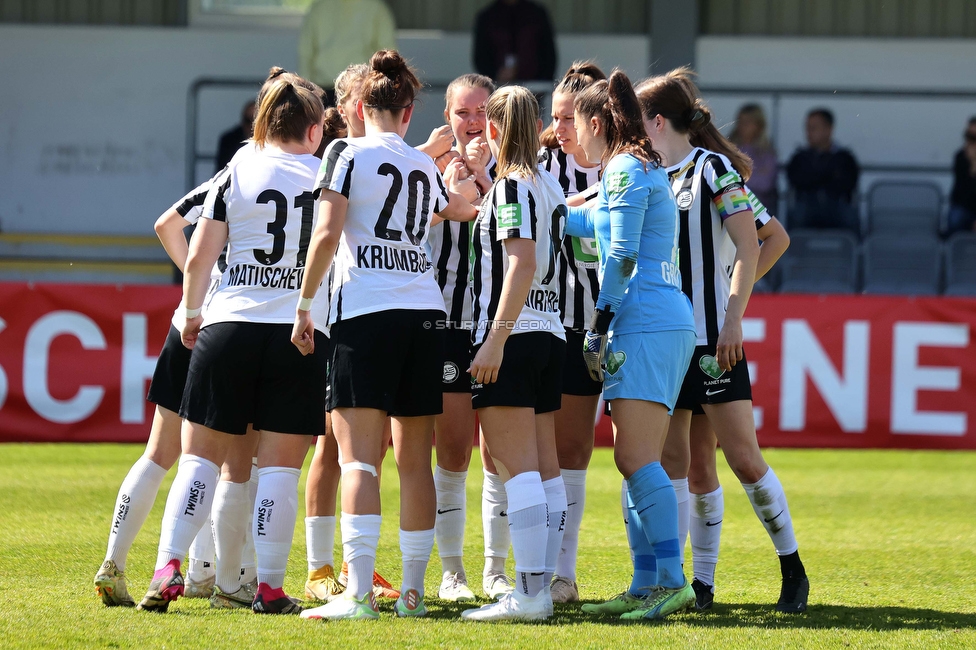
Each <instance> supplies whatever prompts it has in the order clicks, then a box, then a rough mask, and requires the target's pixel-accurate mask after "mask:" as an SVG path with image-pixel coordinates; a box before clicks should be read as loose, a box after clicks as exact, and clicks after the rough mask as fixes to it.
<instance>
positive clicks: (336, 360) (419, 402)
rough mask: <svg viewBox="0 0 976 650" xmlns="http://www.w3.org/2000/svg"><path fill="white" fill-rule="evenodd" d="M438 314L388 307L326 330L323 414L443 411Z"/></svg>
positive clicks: (416, 414)
mask: <svg viewBox="0 0 976 650" xmlns="http://www.w3.org/2000/svg"><path fill="white" fill-rule="evenodd" d="M443 320H444V312H440V311H435V310H429V309H428V310H418V309H389V310H386V311H378V312H374V313H372V314H364V315H362V316H356V317H354V318H350V319H348V320H342V321H339V322H338V323H336V324H335V325H333V326H332V329H331V332H330V334H331V339H330V344H331V347H332V359H331V362H330V368H329V399H328V401H327V404H326V406H327V408H328V410H329V411H332V410H333V409H337V408H371V409H380V410H382V411H386V412H387V413H388V414H389V415H392V416H399V417H420V416H426V415H439V414H440V413H441V412H443V410H444V409H443V403H444V400H443V395H442V392H443V387H444V383H443V377H444V330H443V329H441V328H439V327H438V326H437V324H438V322H439V321H443Z"/></svg>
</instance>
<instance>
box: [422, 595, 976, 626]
mask: <svg viewBox="0 0 976 650" xmlns="http://www.w3.org/2000/svg"><path fill="white" fill-rule="evenodd" d="M486 602H487V601H478V602H477V603H442V602H438V601H436V600H435V601H433V602H430V601H428V609H429V611H430V613H429V618H431V619H434V620H449V619H458V618H460V616H461V612H462V611H464V610H465V609H470V608H471V607H478V606H480V605H483V604H485V603H486ZM592 602H598V601H592ZM601 602H602V601H601ZM581 604H582V603H574V604H572V605H557V606H556V612H555V615H554V616H553V617H552V618H551V619H549V620H548V621H545V622H540V623H539V624H541V625H578V624H584V623H585V624H593V623H598V624H604V625H612V626H616V625H632V624H633V623H631V622H630V621H621V620H619V619H614V618H611V617H606V618H597V617H593V616H589V615H587V614H584V613H583V612H582V611H581V610H580V605H581ZM638 624H640V623H638ZM649 624H651V625H654V624H655V623H652V622H649ZM657 624H681V625H688V626H694V627H701V628H735V627H762V628H774V629H846V630H958V629H976V614H967V613H963V612H942V611H938V610H935V609H917V608H912V607H844V606H841V605H811V606H810V608H809V609H808V610H807V612H806V613H805V614H780V613H778V612H776V611H775V610H774V608H773V606H772V605H760V604H756V603H743V604H716V605H715V608H714V609H713V610H711V611H710V612H706V613H698V612H685V613H682V614H676V615H673V616H670V617H668V619H667V620H666V621H665V622H663V623H657Z"/></svg>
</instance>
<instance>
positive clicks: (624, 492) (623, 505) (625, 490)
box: [620, 479, 634, 566]
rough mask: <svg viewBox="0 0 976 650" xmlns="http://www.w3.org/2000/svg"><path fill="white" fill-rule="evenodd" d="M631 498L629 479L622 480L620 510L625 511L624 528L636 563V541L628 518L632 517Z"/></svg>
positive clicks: (631, 562) (631, 556)
mask: <svg viewBox="0 0 976 650" xmlns="http://www.w3.org/2000/svg"><path fill="white" fill-rule="evenodd" d="M629 498H630V487H629V486H628V485H627V479H624V480H623V481H621V482H620V510H621V512H623V516H624V530H625V531H627V547H628V549H629V550H630V564H631V566H633V565H634V542H633V541H632V540H631V539H630V526H628V525H627V523H628V522H627V518H628V517H630V506H629V505H628V499H629Z"/></svg>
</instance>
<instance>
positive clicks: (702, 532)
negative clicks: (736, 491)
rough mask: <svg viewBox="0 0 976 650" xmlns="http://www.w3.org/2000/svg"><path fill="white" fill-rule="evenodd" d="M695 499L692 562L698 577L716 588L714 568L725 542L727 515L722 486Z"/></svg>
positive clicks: (694, 497)
mask: <svg viewBox="0 0 976 650" xmlns="http://www.w3.org/2000/svg"><path fill="white" fill-rule="evenodd" d="M692 499H693V500H694V502H695V507H694V508H692V509H691V511H692V513H691V553H692V557H691V560H692V564H694V571H695V578H697V579H698V580H700V581H701V582H704V583H705V584H706V585H712V586H714V585H715V566H716V565H717V564H718V549H719V543H720V542H721V540H722V518H723V517H724V516H725V496H724V495H723V492H722V487H721V486H719V488H718V489H717V490H715V491H714V492H709V493H708V494H694V495H692Z"/></svg>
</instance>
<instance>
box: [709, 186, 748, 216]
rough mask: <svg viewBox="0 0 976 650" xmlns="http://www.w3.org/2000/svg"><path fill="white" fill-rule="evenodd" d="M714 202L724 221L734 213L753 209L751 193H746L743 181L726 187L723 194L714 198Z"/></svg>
mask: <svg viewBox="0 0 976 650" xmlns="http://www.w3.org/2000/svg"><path fill="white" fill-rule="evenodd" d="M712 203H713V204H714V205H715V209H716V210H718V216H719V217H721V218H722V221H725V220H726V219H728V218H729V217H731V216H732V215H733V214H738V213H740V212H745V211H746V210H752V203H751V202H750V201H749V195H748V194H746V190H745V188H744V187H743V186H742V184H741V183H733V184H732V185H729V186H728V187H726V188H725V189H724V190H723V191H722V193H721V194H719V195H718V196H716V197H715V198H714V199H712Z"/></svg>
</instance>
